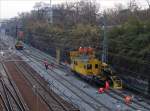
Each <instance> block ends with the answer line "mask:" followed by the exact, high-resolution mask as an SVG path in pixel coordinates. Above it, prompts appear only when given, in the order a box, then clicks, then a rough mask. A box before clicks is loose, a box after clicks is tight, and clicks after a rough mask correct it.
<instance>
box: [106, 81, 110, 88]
mask: <svg viewBox="0 0 150 111" xmlns="http://www.w3.org/2000/svg"><path fill="white" fill-rule="evenodd" d="M109 88H110V85H109V82H108V81H106V82H105V90H108V89H109Z"/></svg>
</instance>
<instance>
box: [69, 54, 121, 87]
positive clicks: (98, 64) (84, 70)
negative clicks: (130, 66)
mask: <svg viewBox="0 0 150 111" xmlns="http://www.w3.org/2000/svg"><path fill="white" fill-rule="evenodd" d="M70 59H71V70H72V71H73V72H76V73H78V74H80V75H81V76H84V77H86V78H89V79H92V80H94V81H98V82H101V83H102V82H103V83H104V82H105V81H109V82H110V84H111V86H112V87H113V88H115V89H122V81H121V79H120V78H119V77H117V76H116V75H115V74H114V73H113V71H112V70H111V68H110V67H109V66H108V64H106V63H103V62H102V61H100V60H98V59H97V58H95V56H94V52H92V51H90V53H89V52H88V51H83V52H81V51H71V52H70Z"/></svg>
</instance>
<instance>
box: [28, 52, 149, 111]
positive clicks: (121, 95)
mask: <svg viewBox="0 0 150 111" xmlns="http://www.w3.org/2000/svg"><path fill="white" fill-rule="evenodd" d="M37 51H38V50H37ZM38 52H40V51H38ZM29 56H30V57H32V58H34V59H36V60H38V61H42V60H43V58H46V59H49V57H48V56H47V55H46V56H44V55H39V53H37V54H36V55H35V54H34V53H33V54H32V53H31V54H30V55H29ZM52 62H54V61H52ZM58 67H60V68H61V69H60V68H59V70H62V71H64V72H66V73H68V72H67V71H66V70H65V69H64V68H66V67H65V66H64V65H62V64H61V65H59V66H58ZM69 73H70V72H69ZM125 91H126V90H123V91H120V92H118V91H115V90H113V89H111V92H112V93H107V94H109V95H110V96H111V97H113V98H116V99H117V97H115V96H114V95H118V96H120V97H122V98H124V97H125V96H126V95H125V94H124V93H123V92H125ZM126 92H127V91H126ZM127 93H128V92H127ZM117 100H119V99H117ZM120 101H122V102H123V100H120ZM133 103H135V104H138V105H139V106H141V107H144V108H145V109H147V110H150V107H146V105H143V103H139V102H138V101H136V100H133ZM145 103H146V104H147V106H149V105H150V103H149V102H148V101H146V102H145ZM145 103H144V104H145Z"/></svg>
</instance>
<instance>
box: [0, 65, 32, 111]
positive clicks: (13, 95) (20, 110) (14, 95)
mask: <svg viewBox="0 0 150 111" xmlns="http://www.w3.org/2000/svg"><path fill="white" fill-rule="evenodd" d="M1 65H2V67H3V70H4V71H5V73H6V69H5V66H4V65H3V63H1ZM6 74H7V73H6ZM7 76H8V77H4V76H3V75H2V74H1V78H0V82H1V91H2V92H1V98H2V99H3V103H4V104H5V109H6V110H8V111H29V110H28V108H27V106H26V103H25V102H24V101H23V100H22V98H21V95H20V94H19V92H18V89H17V88H16V86H15V84H14V83H13V82H12V80H11V79H10V75H9V74H7ZM4 79H5V80H6V79H7V84H6V81H5V80H4ZM8 82H9V84H8ZM2 96H4V97H2Z"/></svg>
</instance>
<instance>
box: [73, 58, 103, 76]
mask: <svg viewBox="0 0 150 111" xmlns="http://www.w3.org/2000/svg"><path fill="white" fill-rule="evenodd" d="M71 69H72V70H73V71H75V72H78V73H80V74H82V75H85V76H97V75H99V74H100V71H101V70H100V61H99V60H97V59H91V60H88V59H79V58H78V59H74V60H73V61H72V63H71Z"/></svg>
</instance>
